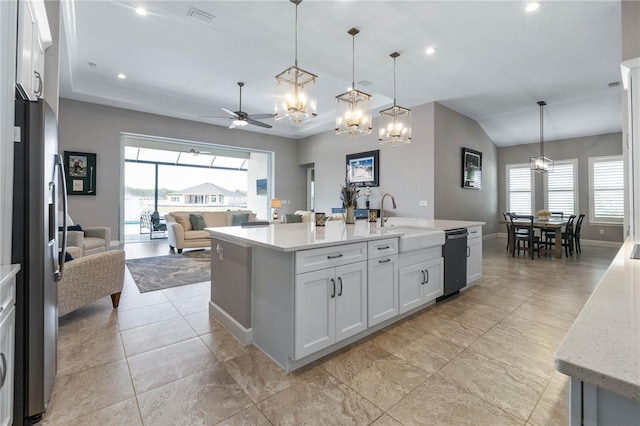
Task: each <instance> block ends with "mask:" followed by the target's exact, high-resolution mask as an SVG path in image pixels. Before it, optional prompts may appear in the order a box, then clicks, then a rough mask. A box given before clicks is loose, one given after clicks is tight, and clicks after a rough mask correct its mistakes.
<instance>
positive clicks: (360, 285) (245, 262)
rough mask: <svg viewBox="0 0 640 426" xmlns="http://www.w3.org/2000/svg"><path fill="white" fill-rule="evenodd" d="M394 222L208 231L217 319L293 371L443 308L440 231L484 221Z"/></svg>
mask: <svg viewBox="0 0 640 426" xmlns="http://www.w3.org/2000/svg"><path fill="white" fill-rule="evenodd" d="M392 219H394V220H390V221H389V222H388V223H387V225H388V226H386V227H380V226H379V222H378V223H369V222H367V221H364V220H362V221H357V222H356V224H352V225H346V224H345V223H344V222H341V221H330V222H327V224H326V226H324V227H316V226H315V225H314V224H313V223H299V224H286V225H281V224H272V225H266V226H248V227H224V228H208V229H207V231H209V233H210V234H211V236H212V261H211V262H212V285H211V302H210V308H209V310H210V314H211V315H212V316H214V317H215V318H217V319H218V320H219V321H220V322H221V323H222V324H223V325H224V326H225V327H227V328H228V329H229V331H231V332H232V333H233V334H234V335H235V336H236V337H237V338H238V339H239V340H240V341H241V342H243V343H244V344H254V345H255V346H257V347H258V348H259V349H260V350H262V351H263V352H264V353H265V354H267V355H268V356H269V357H270V358H271V359H272V360H273V361H274V362H276V363H277V364H278V365H280V366H281V367H282V368H283V369H285V370H286V371H291V370H294V369H296V368H299V367H301V366H303V365H305V364H307V363H309V362H312V361H313V360H315V359H318V358H320V357H322V356H324V355H326V354H328V353H330V352H333V351H335V350H336V349H339V348H340V347H343V346H346V345H348V344H349V343H352V342H354V341H356V340H359V339H361V338H362V337H364V336H366V335H368V334H371V333H373V332H375V331H377V330H379V329H381V328H383V327H385V326H387V325H388V324H391V323H393V322H395V321H397V320H399V319H401V318H403V317H405V316H407V315H410V314H412V313H413V312H415V311H417V310H420V309H423V308H424V307H425V306H428V305H430V304H433V303H435V299H436V298H437V297H438V296H441V295H442V288H443V259H442V245H443V244H444V240H445V234H444V230H443V229H442V228H441V229H437V228H436V226H438V225H440V226H442V227H444V229H452V228H459V227H465V226H473V225H475V226H479V225H481V223H478V222H453V221H445V222H446V223H437V222H438V221H430V222H429V225H431V226H428V225H427V224H426V223H425V222H424V221H422V222H420V221H418V222H416V221H415V220H411V219H407V220H405V221H401V220H399V218H392ZM403 242H405V243H407V242H410V244H405V246H406V247H411V251H410V252H406V253H403V250H402V245H403V244H402V243H403ZM403 272H405V273H404V274H403Z"/></svg>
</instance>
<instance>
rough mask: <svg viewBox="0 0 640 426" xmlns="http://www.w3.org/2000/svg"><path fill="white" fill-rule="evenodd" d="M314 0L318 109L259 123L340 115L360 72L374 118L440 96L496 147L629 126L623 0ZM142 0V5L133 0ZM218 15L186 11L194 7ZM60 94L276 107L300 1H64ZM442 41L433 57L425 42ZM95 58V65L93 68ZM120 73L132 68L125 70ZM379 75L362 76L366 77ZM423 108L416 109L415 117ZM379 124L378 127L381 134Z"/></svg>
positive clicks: (202, 111) (303, 15)
mask: <svg viewBox="0 0 640 426" xmlns="http://www.w3.org/2000/svg"><path fill="white" fill-rule="evenodd" d="M525 5H526V2H525V1H515V0H513V1H355V0H342V1H314V0H306V1H304V2H303V3H302V4H300V6H299V7H298V27H299V28H298V61H299V66H300V67H301V68H303V69H305V70H307V71H310V72H313V73H315V74H317V75H318V77H319V79H318V115H319V116H318V120H317V121H316V122H315V123H312V124H308V125H306V126H303V127H299V128H294V127H292V126H291V125H290V124H288V123H285V122H284V121H278V122H274V120H272V119H268V120H262V121H265V122H268V123H269V124H272V125H273V128H272V129H263V128H259V127H256V126H246V127H244V128H242V130H237V131H257V132H261V133H268V134H273V135H279V136H286V137H292V138H302V137H306V136H309V135H313V134H316V133H320V132H323V131H327V130H330V129H332V128H333V127H334V114H335V113H334V104H335V96H336V95H338V94H340V93H342V92H344V91H345V90H346V88H347V87H348V86H350V84H351V65H352V63H351V61H352V57H351V52H352V44H351V36H350V35H348V34H347V31H348V30H349V29H350V28H351V27H357V28H358V29H359V30H360V34H358V35H357V36H356V38H355V52H356V54H355V80H356V88H359V89H361V90H363V91H365V92H367V93H370V94H372V95H373V97H374V107H375V109H374V117H375V116H377V112H378V111H380V110H381V109H383V108H385V107H387V106H389V105H391V104H392V102H393V60H392V59H391V58H390V57H389V54H390V53H391V52H393V51H398V52H400V54H401V56H400V57H399V58H398V59H397V65H396V73H397V102H398V105H401V106H404V107H413V106H416V105H421V104H424V103H428V102H432V101H436V102H439V103H441V104H443V105H445V106H447V107H449V108H451V109H453V110H455V111H458V112H460V113H461V114H464V115H466V116H469V117H471V118H473V119H475V120H476V121H477V122H478V123H479V124H480V125H481V126H482V128H483V129H484V130H485V131H486V132H487V134H488V135H489V136H490V137H491V139H492V140H493V141H494V142H495V143H496V144H497V145H498V146H508V145H517V144H523V143H531V142H537V141H539V107H538V105H537V104H536V101H538V100H545V101H546V102H547V105H548V106H547V107H546V108H545V123H544V124H545V132H544V133H545V136H544V137H545V140H555V139H564V138H570V137H579V136H587V135H595V134H604V133H611V132H618V131H621V126H622V124H621V117H622V110H621V105H622V98H621V86H618V87H616V88H609V87H608V83H610V82H614V81H619V80H620V65H619V64H620V60H621V56H620V55H621V54H620V50H621V45H620V43H621V41H620V40H621V35H620V33H621V24H620V2H619V1H545V2H544V3H543V6H542V7H541V8H540V9H538V10H537V11H536V12H534V13H526V12H525V11H524V8H525ZM138 6H143V7H145V8H146V9H147V11H148V15H147V16H139V15H137V14H136V13H135V10H134V9H135V8H136V7H138ZM192 7H194V8H197V9H199V10H201V11H204V12H206V13H208V14H211V15H213V16H215V19H214V21H213V25H210V26H208V25H204V24H202V23H200V22H197V21H194V20H193V19H191V18H188V17H187V12H188V11H189V9H190V8H192ZM62 8H63V27H64V40H63V43H62V45H63V46H62V49H61V52H62V58H61V72H60V75H61V81H60V92H61V96H63V97H66V98H71V99H77V100H82V101H88V102H94V103H99V104H105V105H111V106H116V107H122V108H128V109H133V110H139V111H145V112H150V113H156V114H162V115H167V116H173V117H179V118H184V119H188V120H194V121H203V122H207V123H210V124H217V125H225V126H226V125H228V124H229V122H228V121H222V120H206V119H200V118H198V116H201V115H215V116H223V115H224V113H223V112H222V111H221V110H220V107H221V106H224V107H227V108H229V109H231V110H234V111H235V110H237V109H238V87H237V85H236V83H237V82H238V81H244V82H245V83H246V85H245V87H244V89H243V102H242V109H243V110H244V111H247V112H248V113H249V114H258V113H270V112H273V95H274V93H275V78H274V77H275V76H276V74H278V73H280V72H281V71H283V70H284V69H286V68H288V67H289V66H291V65H293V62H294V27H295V25H294V22H295V21H294V17H295V6H294V5H293V4H292V3H290V2H289V1H286V0H278V1H192V0H179V1H158V0H155V1H149V0H146V1H143V0H140V1H95V0H68V1H67V2H62ZM429 45H433V46H435V47H437V48H438V51H437V52H436V53H435V54H434V55H431V56H427V55H426V54H425V48H426V47H427V46H429ZM89 62H92V63H95V64H96V65H97V66H96V67H95V68H92V67H90V66H89V65H88V63H89ZM117 73H124V74H125V75H126V76H127V78H126V79H125V80H120V79H118V78H116V74H117ZM363 80H366V81H369V82H371V85H368V86H366V87H363V86H359V85H358V82H359V81H363ZM414 119H415V118H414ZM375 131H376V130H375V129H374V132H375Z"/></svg>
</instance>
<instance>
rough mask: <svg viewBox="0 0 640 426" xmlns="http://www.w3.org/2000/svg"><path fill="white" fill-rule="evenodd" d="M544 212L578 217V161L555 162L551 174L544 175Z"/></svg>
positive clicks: (574, 159) (575, 159)
mask: <svg viewBox="0 0 640 426" xmlns="http://www.w3.org/2000/svg"><path fill="white" fill-rule="evenodd" d="M544 188H545V195H544V196H545V200H544V206H545V209H546V210H549V211H552V212H563V213H564V216H565V217H569V215H572V214H574V215H576V216H577V215H578V213H576V212H578V211H579V206H580V204H579V203H578V192H579V191H578V159H577V158H573V159H569V160H556V161H554V164H553V172H549V173H545V174H544Z"/></svg>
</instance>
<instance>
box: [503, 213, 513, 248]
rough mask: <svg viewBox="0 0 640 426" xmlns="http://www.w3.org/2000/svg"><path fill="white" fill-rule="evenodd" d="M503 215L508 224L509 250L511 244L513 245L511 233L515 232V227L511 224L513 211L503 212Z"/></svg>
mask: <svg viewBox="0 0 640 426" xmlns="http://www.w3.org/2000/svg"><path fill="white" fill-rule="evenodd" d="M502 216H503V217H504V221H505V222H506V225H507V250H509V246H510V245H511V238H512V237H511V234H512V233H513V227H512V226H511V213H509V212H502Z"/></svg>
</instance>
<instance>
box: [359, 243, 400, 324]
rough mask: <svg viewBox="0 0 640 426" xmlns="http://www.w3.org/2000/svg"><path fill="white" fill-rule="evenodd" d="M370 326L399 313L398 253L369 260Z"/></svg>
mask: <svg viewBox="0 0 640 426" xmlns="http://www.w3.org/2000/svg"><path fill="white" fill-rule="evenodd" d="M367 273H368V274H369V297H368V301H369V304H368V305H369V327H371V326H374V325H376V324H379V323H381V322H383V321H386V320H388V319H389V318H393V317H395V316H396V315H398V312H399V311H398V255H397V254H394V255H392V256H385V257H380V258H378V259H373V260H369V261H368V271H367Z"/></svg>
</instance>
